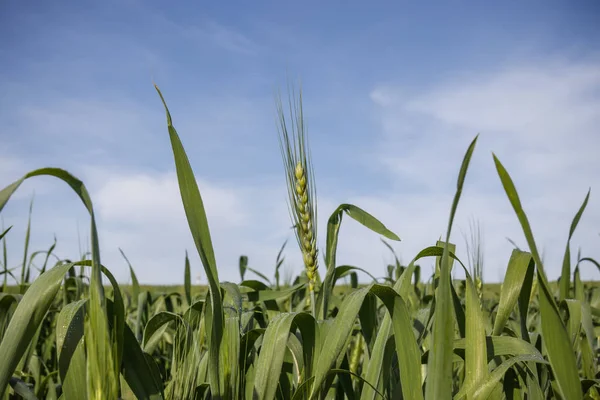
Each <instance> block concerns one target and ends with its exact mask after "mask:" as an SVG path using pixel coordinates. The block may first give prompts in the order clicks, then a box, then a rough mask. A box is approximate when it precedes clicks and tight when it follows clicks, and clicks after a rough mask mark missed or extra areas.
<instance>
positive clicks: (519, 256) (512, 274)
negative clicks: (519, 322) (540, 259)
mask: <svg viewBox="0 0 600 400" xmlns="http://www.w3.org/2000/svg"><path fill="white" fill-rule="evenodd" d="M533 267H534V263H533V259H532V257H531V254H530V253H527V252H524V251H521V250H518V249H513V251H512V254H511V256H510V260H509V261H508V267H507V268H506V275H505V277H504V281H503V282H502V291H501V292H500V302H499V304H498V312H497V314H496V320H495V321H494V329H493V330H492V335H495V336H496V335H500V334H501V333H502V330H503V329H504V326H505V325H506V321H508V319H509V317H510V315H511V314H512V312H513V311H514V310H515V306H516V304H517V301H518V300H519V296H521V293H522V291H525V292H526V293H527V296H529V294H530V293H531V284H530V285H529V287H528V286H527V285H525V286H524V283H525V282H526V281H527V279H526V277H527V275H528V274H531V275H532V276H531V277H530V279H529V281H531V278H532V277H533ZM525 310H527V308H525ZM525 317H526V315H525V316H523V318H525ZM525 328H526V327H525ZM526 330H527V329H525V331H526Z"/></svg>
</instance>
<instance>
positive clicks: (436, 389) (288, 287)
mask: <svg viewBox="0 0 600 400" xmlns="http://www.w3.org/2000/svg"><path fill="white" fill-rule="evenodd" d="M156 89H157V93H158V95H159V97H160V99H161V100H162V102H163V105H164V108H165V111H166V117H167V132H168V135H169V138H170V143H171V146H172V149H171V150H172V155H173V161H174V165H175V168H176V172H177V178H178V183H179V190H180V194H181V200H182V202H183V206H184V209H185V214H186V217H187V221H188V224H189V230H190V233H191V235H192V237H193V239H194V243H195V245H196V251H197V252H198V254H199V256H200V259H201V261H202V265H203V268H204V276H205V277H206V279H207V281H208V285H207V286H206V287H198V286H194V285H192V278H191V274H190V264H189V260H188V259H187V258H186V262H185V274H184V276H183V277H182V278H183V282H184V283H183V286H181V287H179V288H152V287H147V286H142V285H140V284H139V283H138V280H137V278H136V275H135V269H134V266H132V265H131V264H129V268H130V273H131V281H132V284H131V285H128V286H126V287H125V286H122V285H119V283H118V282H117V281H116V280H115V279H114V277H113V275H112V274H111V272H110V266H104V265H103V264H102V261H101V249H100V248H99V238H98V234H97V230H96V222H95V215H94V207H93V202H92V200H93V199H91V198H90V196H89V194H88V191H87V189H86V187H85V185H84V183H83V182H81V181H80V180H79V179H77V178H76V177H75V176H74V175H72V174H71V173H69V172H67V171H65V170H62V169H57V168H42V169H38V170H35V171H31V172H29V173H27V174H25V175H24V176H23V177H22V178H20V179H18V180H16V181H14V182H13V183H11V184H9V185H8V186H6V187H5V188H4V189H3V190H2V191H1V192H0V212H1V211H2V209H3V208H4V206H5V205H6V203H7V202H8V201H9V200H10V198H11V196H12V195H13V194H14V193H15V192H16V191H17V190H18V188H19V186H20V185H21V183H22V182H23V181H25V180H27V179H30V178H35V177H37V176H41V175H46V176H53V177H55V178H57V179H58V180H61V181H63V182H64V183H66V184H67V185H68V186H69V187H70V188H71V190H73V191H74V192H75V193H76V194H77V195H78V197H79V198H80V199H81V201H82V202H83V204H84V205H85V207H86V208H87V210H88V211H89V216H90V232H91V239H90V250H91V251H90V254H89V256H84V257H83V258H82V259H80V260H77V261H73V260H58V261H56V260H54V259H53V258H51V257H50V255H51V253H52V251H53V247H51V248H50V249H49V250H43V251H38V252H30V253H28V249H27V248H28V243H27V241H28V236H29V228H28V231H27V232H28V234H27V238H26V245H25V255H24V257H23V262H22V265H21V266H20V270H18V271H15V270H11V269H9V268H8V265H7V256H6V254H7V252H8V249H7V245H6V237H8V236H10V234H11V232H10V228H8V229H6V230H4V231H3V232H0V240H2V243H3V255H4V256H3V259H2V260H0V261H1V263H2V268H3V270H2V273H3V286H2V292H1V293H0V396H1V398H2V399H20V398H23V399H77V400H82V399H90V400H92V399H169V400H171V399H177V400H184V399H247V400H250V399H259V400H263V399H293V400H297V399H332V400H334V399H335V400H337V399H348V400H353V399H356V400H358V399H360V400H375V399H406V400H412V399H415V400H418V399H427V400H437V399H469V400H470V399H517V398H519V399H547V398H554V399H569V400H570V399H583V398H588V399H600V380H599V372H600V370H599V368H598V362H599V360H598V354H599V353H598V350H599V339H600V328H599V325H600V287H598V286H596V285H594V284H593V283H589V282H582V280H581V278H580V266H581V265H583V264H592V265H594V266H595V267H598V268H599V269H600V265H599V264H598V262H596V261H595V260H594V259H591V258H587V257H584V256H581V255H579V254H578V255H577V257H573V255H572V254H571V250H570V244H569V242H567V243H566V246H565V256H564V261H563V266H562V273H561V277H560V280H559V281H558V282H550V281H549V280H548V278H547V276H546V273H545V270H544V266H543V263H542V260H541V257H540V254H539V252H538V249H537V246H536V242H535V239H534V237H533V235H532V229H531V227H530V225H529V221H528V219H527V216H526V214H525V211H524V207H523V205H522V204H521V202H520V199H519V196H518V192H517V188H516V187H515V185H514V184H513V181H512V179H511V175H510V174H509V172H508V169H510V166H507V167H508V168H505V166H504V165H503V164H502V163H501V161H500V160H499V159H498V158H497V157H496V156H495V155H494V156H493V162H494V163H495V166H496V172H497V176H496V177H489V179H499V180H500V182H501V183H502V185H503V187H504V190H505V193H506V200H507V201H508V202H509V203H510V205H511V206H512V208H513V210H514V216H515V218H517V219H518V221H519V223H520V226H521V228H522V230H523V233H524V235H525V237H526V239H527V250H525V249H518V248H515V249H514V250H513V251H512V254H507V255H506V261H505V265H506V271H505V274H504V281H503V282H502V283H501V285H495V286H494V285H487V284H485V283H484V282H483V281H482V276H481V274H482V272H481V265H479V264H480V261H478V260H480V256H478V247H477V235H475V236H474V237H473V240H472V247H471V248H470V249H469V254H472V257H471V260H460V259H458V258H457V257H456V256H455V253H456V251H455V250H456V246H457V245H456V244H455V243H453V241H452V240H451V234H452V227H453V220H454V215H455V213H456V210H457V208H458V207H459V205H460V199H461V195H462V189H463V184H464V182H465V180H466V179H468V169H469V163H470V160H471V156H472V154H473V152H475V151H477V150H476V145H477V136H475V137H474V139H473V141H472V142H471V143H470V144H465V145H466V146H465V147H466V150H465V154H464V158H463V161H462V164H461V165H460V166H457V170H456V173H457V174H456V176H457V179H456V193H455V196H454V200H453V202H452V203H451V204H448V215H449V218H448V225H447V231H446V235H445V237H444V238H442V239H441V240H436V238H435V237H433V236H432V243H431V246H430V247H427V248H425V249H423V250H422V251H420V252H419V253H418V254H416V255H414V258H413V259H412V261H411V262H410V263H408V264H407V265H402V264H401V263H400V262H399V261H398V259H397V258H396V262H395V264H393V265H389V266H388V268H387V275H386V276H385V277H383V278H378V277H375V276H372V275H371V274H370V272H369V271H364V270H360V269H359V268H356V267H352V266H349V265H338V264H337V263H336V250H337V244H338V236H339V232H340V229H342V221H343V219H344V217H346V219H348V218H351V219H354V220H355V221H356V222H358V223H360V224H362V226H364V229H369V230H370V231H372V234H373V235H379V236H380V237H381V238H382V239H384V240H386V241H397V240H399V237H398V235H397V234H396V233H394V232H392V231H391V230H389V229H388V228H387V227H386V225H385V224H384V222H385V221H384V219H385V216H377V217H376V216H374V215H372V214H370V213H369V212H368V211H366V210H363V209H362V208H360V207H359V206H357V205H353V204H341V205H340V206H339V207H338V208H337V209H336V210H335V211H334V212H333V214H332V215H331V216H330V217H329V219H328V220H327V227H326V237H325V238H324V239H325V240H324V247H322V248H319V247H318V242H317V237H316V236H317V235H316V226H315V224H316V222H315V221H317V217H316V215H317V203H318V201H317V188H316V179H315V177H314V175H315V172H314V171H313V169H312V161H311V156H310V148H309V145H308V140H307V134H306V132H305V131H304V124H303V121H304V116H303V113H302V97H301V94H300V95H299V96H296V95H293V96H290V99H291V100H290V101H289V114H290V118H289V119H288V118H287V116H286V115H287V112H286V111H284V110H288V107H284V106H283V105H282V102H281V100H278V103H277V106H278V107H277V110H278V112H279V117H280V118H279V121H278V129H279V133H280V145H281V155H282V164H283V169H284V175H285V181H282V182H285V184H286V185H287V189H288V194H289V201H288V206H289V211H290V221H291V223H292V224H293V225H294V227H295V233H296V235H295V237H296V239H297V243H296V245H297V246H299V249H300V251H301V254H302V260H301V262H302V264H303V266H304V270H303V271H302V273H301V274H299V275H298V276H296V277H294V278H293V279H292V280H291V281H289V282H288V281H286V282H282V281H281V279H280V274H279V269H280V266H281V265H282V262H283V259H284V257H285V244H284V246H282V248H281V251H280V252H279V254H278V255H277V262H276V265H274V269H273V279H272V280H271V279H270V278H269V277H266V276H264V275H263V274H262V273H260V272H258V271H255V270H252V268H250V267H249V266H248V258H247V257H245V256H241V257H240V259H239V270H240V282H239V283H232V282H223V281H221V280H220V279H219V267H218V265H217V263H216V258H215V254H214V251H213V246H212V241H211V232H210V231H209V229H208V222H207V220H208V217H210V213H211V210H210V209H206V210H205V208H204V204H203V201H202V196H201V188H199V187H198V185H197V182H196V179H195V177H194V172H193V171H192V168H191V166H190V162H189V160H188V156H187V154H186V151H185V150H184V146H183V144H182V141H181V139H180V137H179V135H178V133H177V131H176V129H175V127H174V124H173V121H172V118H171V115H170V113H169V110H168V108H167V104H166V102H165V100H164V98H163V95H162V93H161V91H160V90H159V89H158V87H156ZM317 172H318V171H317ZM589 196H590V193H589V192H588V194H587V195H586V196H585V198H584V199H582V204H581V207H580V208H579V209H578V210H574V218H573V222H572V224H571V226H570V227H559V229H564V230H565V232H566V231H567V230H568V232H569V240H570V238H571V236H572V235H573V232H574V231H575V229H576V228H577V225H578V223H579V220H580V219H581V218H582V217H584V216H583V214H584V211H585V208H586V206H587V202H588V199H589ZM378 218H381V219H382V220H383V221H381V220H380V219H378ZM409 232H410V231H409ZM407 234H409V233H407ZM54 245H55V244H54ZM290 245H291V244H288V246H290ZM390 249H391V247H390ZM123 256H124V257H125V260H127V258H126V256H125V254H124V253H123ZM34 257H37V258H36V259H37V260H40V259H43V260H44V262H43V263H42V264H41V265H42V266H41V268H40V271H39V274H37V277H36V278H35V279H31V275H32V272H34V271H32V260H33V258H34ZM425 259H433V260H435V265H436V268H435V272H434V274H433V276H431V277H422V276H421V269H420V266H419V263H420V262H422V261H424V260H425ZM586 267H587V266H586ZM453 269H459V270H463V271H464V274H465V276H466V279H464V280H458V281H457V280H453V279H452V278H451V277H452V275H451V273H452V270H453ZM248 271H252V272H254V273H255V274H256V276H258V277H259V278H260V279H248V278H247V277H246V273H247V272H248ZM357 272H364V273H366V274H367V275H368V276H370V277H371V278H372V280H371V281H370V282H366V283H359V282H358V278H357V276H358V275H357ZM9 276H10V277H12V279H14V280H15V281H17V286H9V285H8V278H9ZM103 277H104V279H106V280H107V281H108V282H110V285H108V286H104V285H103ZM346 278H349V281H348V279H346Z"/></svg>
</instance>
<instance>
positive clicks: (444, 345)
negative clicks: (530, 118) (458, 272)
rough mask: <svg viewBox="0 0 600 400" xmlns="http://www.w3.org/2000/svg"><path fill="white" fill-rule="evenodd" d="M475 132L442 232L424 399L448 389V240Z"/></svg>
mask: <svg viewBox="0 0 600 400" xmlns="http://www.w3.org/2000/svg"><path fill="white" fill-rule="evenodd" d="M477 138H478V136H476V137H475V139H474V140H473V141H472V142H471V144H470V146H469V148H468V149H467V152H466V154H465V156H464V158H463V162H462V165H461V168H460V172H459V174H458V180H457V184H456V194H455V195H454V200H453V202H452V208H451V210H450V219H449V222H448V230H447V232H446V244H445V246H444V254H443V256H442V268H441V271H440V282H439V287H438V289H437V293H436V307H437V309H436V310H435V318H434V321H433V332H432V335H433V337H432V343H433V347H432V349H431V356H430V357H429V363H428V365H427V378H426V386H425V398H426V399H427V400H438V399H444V398H448V397H449V396H450V395H451V393H452V343H453V338H454V318H453V317H452V316H453V315H454V313H453V312H452V293H451V288H450V285H451V282H450V279H451V275H450V264H449V260H448V258H449V255H448V242H449V241H450V232H451V231H452V223H453V221H454V215H455V213H456V209H457V207H458V202H459V200H460V196H461V194H462V189H463V185H464V181H465V177H466V175H467V170H468V168H469V163H470V161H471V156H472V154H473V150H474V149H475V145H476V143H477Z"/></svg>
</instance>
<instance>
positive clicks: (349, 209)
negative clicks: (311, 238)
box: [316, 204, 400, 318]
mask: <svg viewBox="0 0 600 400" xmlns="http://www.w3.org/2000/svg"><path fill="white" fill-rule="evenodd" d="M344 213H345V214H347V215H348V216H350V217H351V218H353V219H354V220H355V221H357V222H359V223H361V224H362V225H363V226H365V227H367V228H369V229H370V230H372V231H373V232H375V233H378V234H380V235H382V236H385V237H386V238H388V239H390V240H398V241H399V240H400V238H399V237H398V235H396V234H395V233H394V232H392V231H390V230H389V229H388V228H387V227H386V226H385V225H384V224H383V223H381V222H380V221H379V220H378V219H377V218H375V217H374V216H372V215H371V214H369V213H368V212H366V211H364V210H363V209H361V208H359V207H356V206H354V205H352V204H341V205H340V206H339V207H338V208H337V209H336V210H335V211H334V212H333V213H332V214H331V216H330V217H329V220H328V222H327V243H326V246H327V247H326V252H325V265H326V266H327V273H326V275H325V279H324V281H323V287H322V288H321V292H320V293H319V296H318V297H317V307H316V308H317V310H320V311H319V313H320V315H321V318H325V317H326V314H327V310H328V308H329V297H330V296H331V293H332V291H333V286H334V285H335V281H334V276H335V262H336V254H337V242H338V236H339V232H340V226H341V224H342V217H343V215H344Z"/></svg>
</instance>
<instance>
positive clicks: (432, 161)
mask: <svg viewBox="0 0 600 400" xmlns="http://www.w3.org/2000/svg"><path fill="white" fill-rule="evenodd" d="M599 71H600V64H599V63H598V62H590V63H565V62H562V63H559V62H547V63H544V64H541V63H540V64H524V65H516V66H512V67H509V68H505V69H503V70H499V71H495V72H493V73H486V74H483V73H482V74H481V75H478V76H469V77H464V78H459V79H457V80H455V81H453V82H449V83H448V84H446V85H442V86H440V87H435V88H433V89H430V90H429V91H426V92H422V93H416V94H413V96H412V97H409V96H408V94H407V93H405V92H404V91H403V90H402V88H397V87H393V86H382V87H379V88H376V89H375V90H374V91H373V92H372V93H371V98H372V100H373V101H374V102H375V104H377V105H378V106H379V110H380V118H381V124H382V127H383V130H384V139H383V140H382V142H381V143H380V145H381V147H380V148H381V159H380V160H381V162H382V163H383V164H385V165H386V166H387V167H388V168H389V170H390V172H391V173H393V174H395V176H396V179H397V180H398V185H399V186H400V187H402V186H403V185H404V186H409V185H411V186H410V187H414V185H415V184H416V183H424V182H425V184H424V185H419V186H418V187H417V190H418V191H420V195H418V196H415V195H414V193H413V194H410V193H404V194H403V195H401V196H399V197H398V198H397V199H396V200H395V201H394V203H393V204H397V208H398V210H399V212H398V213H399V214H403V211H400V210H406V212H407V214H405V215H404V217H405V218H408V220H409V221H410V220H411V219H410V216H411V215H418V216H421V218H422V219H421V223H418V221H414V219H413V222H412V223H409V224H407V225H406V227H407V229H409V230H408V231H407V234H405V236H407V237H408V236H409V235H410V236H413V237H414V236H416V237H417V238H420V240H418V243H419V245H418V246H417V247H419V246H421V247H424V246H426V245H428V244H430V243H432V242H433V241H434V240H435V239H436V238H437V237H435V235H439V234H440V233H441V232H442V230H441V229H442V228H443V227H445V226H446V224H447V218H448V217H447V215H448V212H449V209H450V203H451V195H452V193H453V190H454V187H455V182H456V176H457V174H458V169H459V167H460V162H461V160H462V157H463V155H464V152H465V150H466V148H467V146H468V143H469V142H470V141H471V140H472V139H473V138H474V136H475V135H476V134H477V133H480V138H479V141H478V145H477V148H476V150H475V155H474V157H473V160H472V163H471V167H470V170H469V173H468V175H467V183H466V188H465V191H464V192H463V197H462V200H461V203H460V205H459V213H458V215H457V225H456V227H457V228H458V229H461V228H462V229H464V230H466V229H467V227H468V225H467V218H468V217H469V216H470V215H471V214H472V215H474V216H476V217H477V218H479V219H481V221H482V223H483V225H484V226H485V237H484V240H485V242H486V260H488V263H487V268H486V270H485V274H486V275H487V276H488V277H489V279H493V280H497V279H500V278H501V275H502V273H503V270H504V268H505V264H506V261H507V259H508V256H509V255H510V246H509V245H508V242H507V241H506V239H505V237H506V236H510V237H511V238H512V239H513V240H515V241H517V243H519V244H520V246H522V247H525V248H526V243H525V240H524V237H523V234H522V233H521V232H522V231H521V229H520V226H519V225H518V222H517V219H516V216H515V214H514V212H513V210H512V208H511V207H510V205H509V203H508V199H507V198H506V195H505V194H504V193H503V190H502V187H501V185H500V182H499V179H498V176H497V173H496V171H495V167H494V165H493V162H492V157H491V154H490V153H491V152H492V151H493V152H495V153H496V154H497V156H498V157H499V159H500V160H501V162H502V163H503V165H504V166H505V167H506V169H507V170H508V172H509V173H510V174H511V176H512V178H513V180H514V182H515V185H516V187H517V190H518V191H519V194H520V197H521V201H522V203H523V206H524V208H525V211H526V212H528V216H529V220H530V223H531V225H532V228H533V231H534V235H535V238H536V241H537V244H538V248H539V250H540V251H541V250H545V256H546V260H547V261H546V265H545V268H546V271H547V272H548V274H549V275H550V276H551V277H552V278H553V279H555V278H556V277H557V276H558V275H559V273H560V266H561V263H562V255H563V253H564V246H565V243H566V239H567V234H568V229H569V226H570V223H571V219H572V218H573V216H574V214H575V212H576V211H577V208H578V207H579V205H580V204H581V202H582V201H583V198H584V196H585V194H586V192H587V190H588V188H589V187H590V186H591V187H592V194H591V198H590V202H589V204H588V207H587V209H586V212H585V213H584V216H583V219H582V220H581V222H580V224H579V227H578V229H577V231H576V234H575V237H574V240H573V241H572V248H575V249H576V248H577V246H578V245H581V246H582V248H583V249H582V251H583V254H584V255H586V254H588V255H590V256H593V257H598V256H599V255H600V254H598V251H597V248H598V246H597V244H598V231H599V230H600V227H599V225H600V213H599V211H598V210H599V207H598V205H599V204H600V201H599V200H598V198H599V197H598V196H600V195H598V194H597V193H600V192H598V190H600V178H599V177H598V171H600V162H599V161H598V157H597V155H596V152H597V149H598V148H599V147H600V136H599V134H598V132H597V127H598V126H600V96H599V93H600V91H599V89H600V72H599ZM409 192H410V191H409ZM440 195H443V198H444V199H445V201H443V202H441V203H439V202H434V203H435V204H433V203H432V201H430V197H431V196H440ZM388 201H389V200H388ZM440 218H441V219H440ZM400 223H401V222H399V224H400ZM433 227H436V228H437V229H436V230H433V229H432V228H433ZM426 232H427V233H426ZM457 233H459V231H455V234H454V235H453V238H454V239H453V240H454V242H456V243H457V244H459V245H461V246H462V245H463V239H462V237H461V236H460V235H457ZM426 238H429V239H426ZM411 250H412V253H414V252H416V251H418V248H412V249H411ZM572 253H576V251H572ZM465 258H466V257H465ZM584 274H585V276H586V277H593V278H595V279H597V278H598V277H600V274H598V272H597V271H589V270H588V271H585V272H584Z"/></svg>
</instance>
